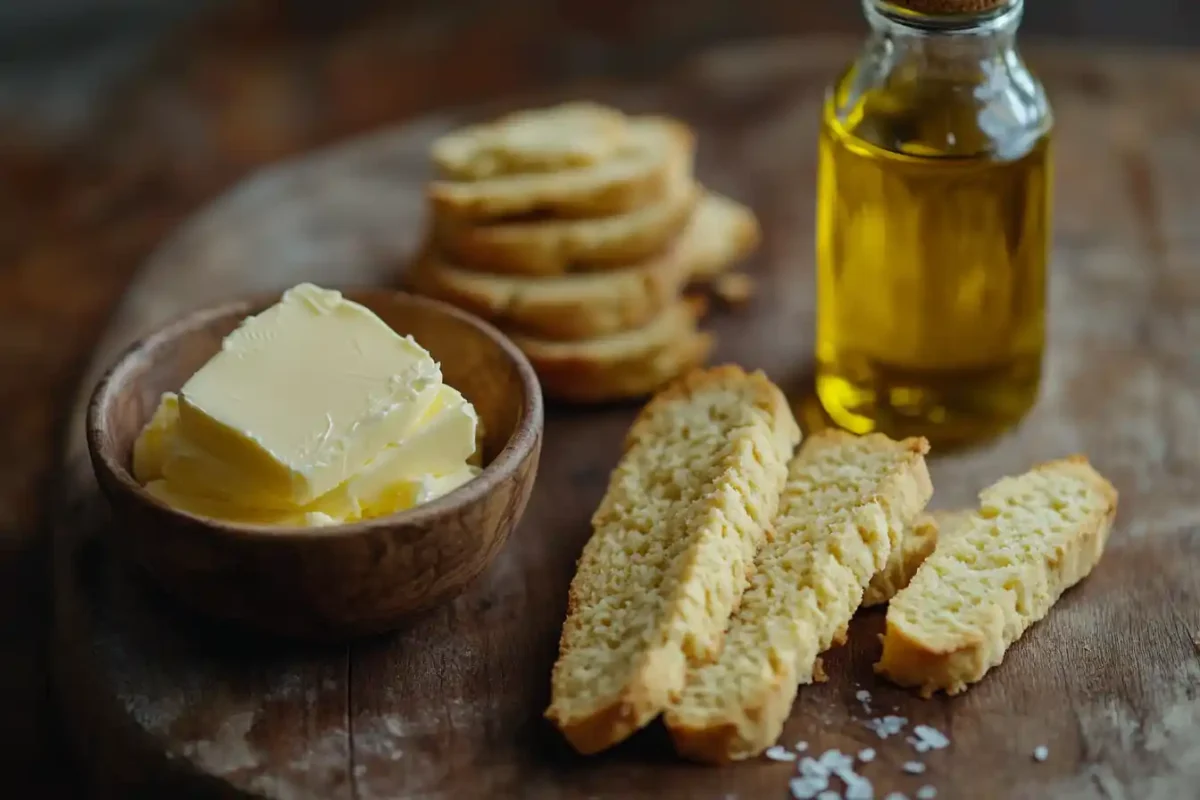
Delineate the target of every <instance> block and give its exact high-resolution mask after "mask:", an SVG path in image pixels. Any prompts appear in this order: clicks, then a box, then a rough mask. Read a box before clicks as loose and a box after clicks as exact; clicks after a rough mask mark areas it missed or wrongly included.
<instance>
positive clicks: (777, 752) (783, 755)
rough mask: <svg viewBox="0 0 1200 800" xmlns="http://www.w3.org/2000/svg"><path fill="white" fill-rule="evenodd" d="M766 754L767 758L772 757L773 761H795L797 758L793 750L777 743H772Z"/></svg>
mask: <svg viewBox="0 0 1200 800" xmlns="http://www.w3.org/2000/svg"><path fill="white" fill-rule="evenodd" d="M765 755H766V757H767V758H769V759H771V760H772V761H795V760H796V754H795V753H793V752H792V751H791V750H788V749H787V748H785V747H780V746H779V745H777V744H776V745H772V746H771V747H768V748H767V752H766V753H765Z"/></svg>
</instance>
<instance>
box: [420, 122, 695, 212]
mask: <svg viewBox="0 0 1200 800" xmlns="http://www.w3.org/2000/svg"><path fill="white" fill-rule="evenodd" d="M694 148H695V137H694V135H693V133H692V131H691V130H690V129H689V128H688V127H687V126H686V125H684V124H682V123H680V122H676V121H675V120H671V119H668V118H666V117H636V118H634V119H632V120H631V122H630V124H629V141H628V143H627V144H626V145H625V146H623V147H621V148H620V149H619V150H618V151H617V152H616V153H615V154H614V155H613V156H612V157H611V158H608V159H606V160H604V161H600V162H599V163H596V164H593V165H591V166H586V167H579V168H575V169H564V170H560V171H558V172H545V173H529V174H520V175H502V176H499V177H495V178H487V179H485V180H479V181H447V180H437V181H433V182H432V183H431V184H430V185H429V199H430V202H431V203H432V205H433V209H434V212H435V213H436V214H438V215H441V216H452V217H465V218H469V219H495V218H500V217H509V216H517V215H521V214H555V215H557V216H564V217H584V216H598V215H604V214H617V213H620V212H623V211H629V210H631V209H634V208H638V207H639V206H643V205H645V204H646V203H649V202H652V201H654V200H657V199H658V198H660V197H662V195H663V194H664V193H665V191H666V186H667V183H668V180H669V177H670V174H671V169H672V165H673V164H676V163H678V161H679V159H681V158H685V159H687V160H688V162H689V163H690V161H691V158H692V152H693V150H694Z"/></svg>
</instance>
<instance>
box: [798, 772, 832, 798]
mask: <svg viewBox="0 0 1200 800" xmlns="http://www.w3.org/2000/svg"><path fill="white" fill-rule="evenodd" d="M827 786H829V780H828V778H817V777H811V778H792V779H791V780H790V781H789V782H788V788H789V789H791V790H792V797H794V798H796V800H813V798H814V797H816V796H817V795H819V794H820V793H821V792H823V791H825V788H826V787H827Z"/></svg>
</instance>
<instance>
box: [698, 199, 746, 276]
mask: <svg viewBox="0 0 1200 800" xmlns="http://www.w3.org/2000/svg"><path fill="white" fill-rule="evenodd" d="M688 230H689V231H694V235H696V236H697V237H699V241H698V248H697V249H698V251H699V252H701V253H704V254H705V257H704V258H700V259H697V260H696V261H695V262H693V264H692V267H691V269H692V275H691V278H692V280H693V281H695V282H696V283H707V282H709V281H712V280H713V279H715V278H717V277H718V276H720V275H721V274H722V273H724V272H725V271H726V270H727V269H729V267H730V266H732V265H733V264H736V263H737V262H738V261H741V260H742V259H743V258H745V257H746V256H748V255H750V253H752V252H753V251H754V249H755V248H756V247H758V243H759V241H760V240H761V238H762V233H761V231H760V230H759V226H758V220H757V219H756V218H755V216H754V212H753V211H751V210H750V209H748V208H746V207H745V206H744V205H742V204H741V203H739V202H737V201H736V200H730V199H729V198H728V197H723V196H721V195H719V194H716V193H714V192H709V193H708V194H707V195H706V196H705V198H704V200H703V202H701V203H700V204H699V205H697V206H696V213H695V214H693V215H692V220H691V222H690V223H689V224H688Z"/></svg>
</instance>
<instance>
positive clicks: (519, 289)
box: [409, 241, 692, 341]
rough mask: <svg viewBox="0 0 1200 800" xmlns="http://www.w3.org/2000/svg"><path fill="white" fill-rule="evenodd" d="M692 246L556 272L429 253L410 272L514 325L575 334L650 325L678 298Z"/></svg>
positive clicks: (430, 288) (542, 334)
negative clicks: (534, 272) (464, 263)
mask: <svg viewBox="0 0 1200 800" xmlns="http://www.w3.org/2000/svg"><path fill="white" fill-rule="evenodd" d="M691 252H692V251H691V248H690V243H689V242H687V241H679V242H677V243H676V244H675V245H674V246H672V248H671V249H670V250H668V251H667V252H665V253H663V254H661V255H659V256H655V257H654V258H652V259H650V260H648V261H644V262H642V263H641V264H638V265H635V266H632V267H629V268H626V269H622V270H612V271H610V272H595V273H581V274H578V275H563V276H560V277H553V278H545V277H543V278H530V277H524V276H515V275H492V274H488V273H483V272H470V271H468V270H465V269H462V268H461V267H459V266H457V265H455V264H451V263H450V262H448V261H446V260H445V259H444V258H443V257H442V256H441V255H439V254H438V253H436V252H426V253H425V254H424V255H423V256H421V257H420V259H419V260H418V262H417V263H416V264H415V265H414V266H413V269H412V270H411V271H410V273H409V283H410V285H411V286H412V287H413V288H414V289H416V290H417V291H418V292H421V293H423V294H428V295H431V296H433V297H437V298H440V299H442V300H446V301H447V302H450V303H453V304H455V305H457V306H460V307H462V308H465V309H467V310H468V311H472V312H474V313H476V314H478V315H479V316H481V317H483V318H484V319H487V320H490V321H491V322H495V323H496V324H497V325H500V326H501V327H503V328H505V329H506V330H508V331H510V332H513V333H521V334H524V335H527V336H532V337H538V338H544V339H552V340H568V341H574V340H580V339H591V338H596V337H603V336H610V335H612V334H614V333H618V332H620V331H625V330H631V329H634V328H638V327H641V326H643V325H646V324H648V323H649V321H650V320H651V319H653V318H654V317H655V316H656V315H658V314H660V313H661V312H662V310H663V309H664V308H666V307H667V306H668V305H670V304H671V303H673V302H675V300H676V299H677V298H678V297H679V293H680V291H681V290H682V289H683V287H684V285H685V284H686V283H687V276H688V264H689V259H690V258H691Z"/></svg>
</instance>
